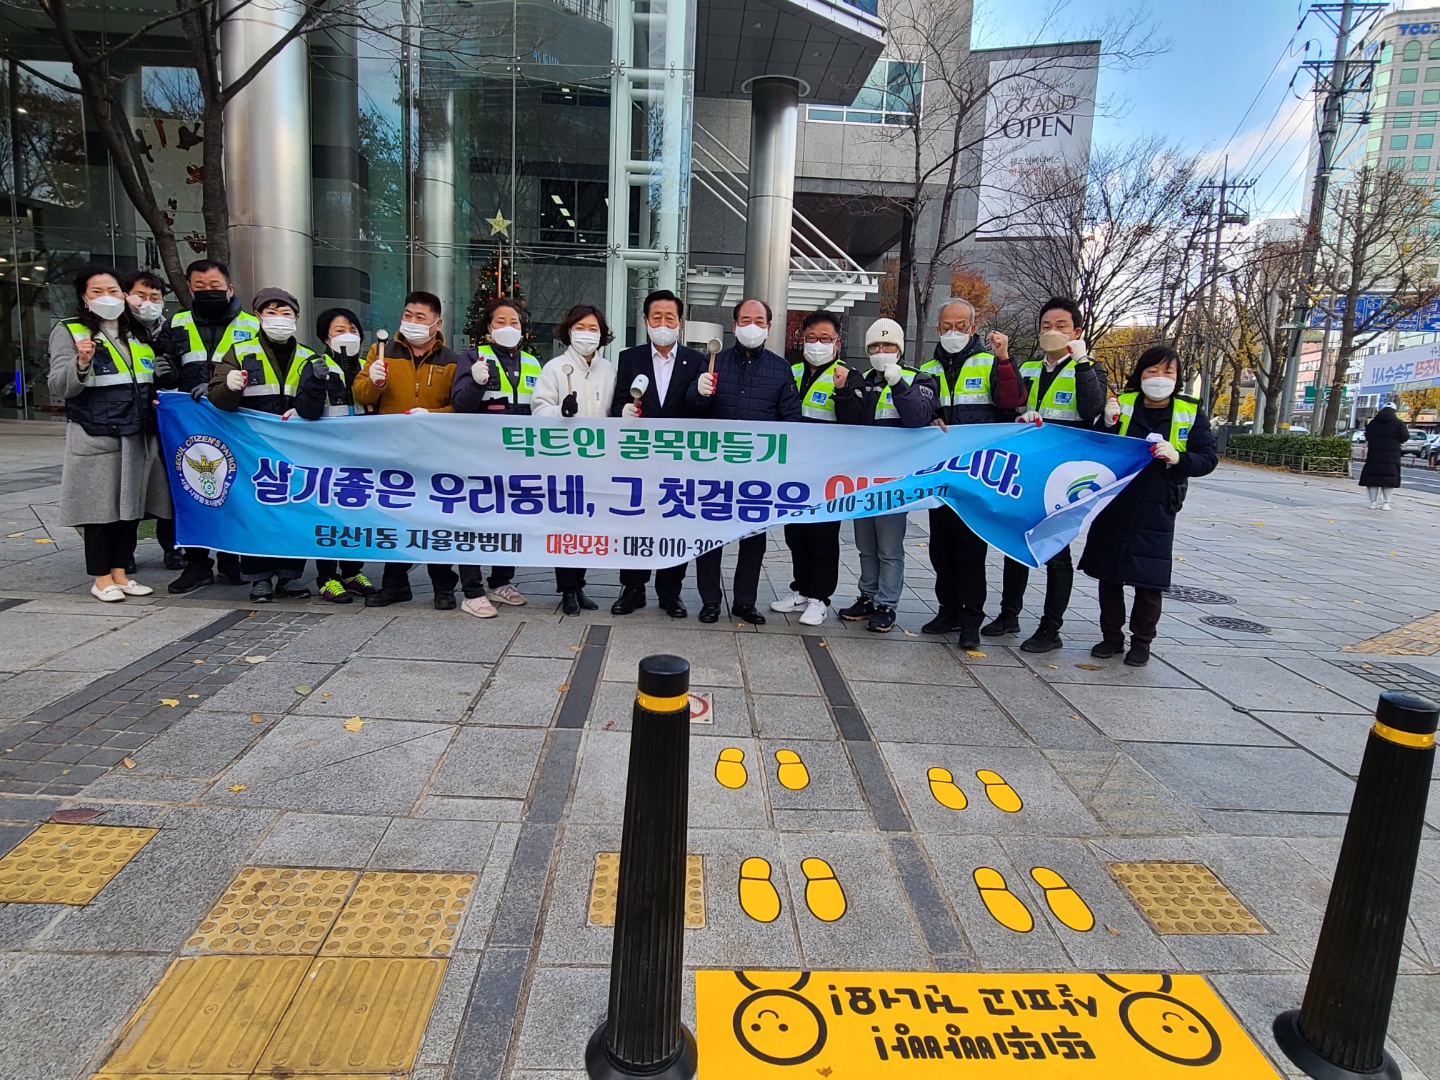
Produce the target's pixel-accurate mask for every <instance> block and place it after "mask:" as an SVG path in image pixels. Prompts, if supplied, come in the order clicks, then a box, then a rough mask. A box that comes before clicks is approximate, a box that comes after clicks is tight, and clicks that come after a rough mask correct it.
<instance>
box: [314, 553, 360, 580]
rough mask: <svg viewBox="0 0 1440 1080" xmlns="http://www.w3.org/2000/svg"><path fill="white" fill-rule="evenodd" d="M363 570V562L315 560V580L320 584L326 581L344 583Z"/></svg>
mask: <svg viewBox="0 0 1440 1080" xmlns="http://www.w3.org/2000/svg"><path fill="white" fill-rule="evenodd" d="M364 568H365V564H364V563H363V562H336V561H335V560H334V559H316V560H315V580H316V581H318V582H320V584H322V585H323V584H325V582H327V581H344V580H345V579H346V578H352V577H354V576H355V575H356V574H358V573H360V571H361V570H363V569H364Z"/></svg>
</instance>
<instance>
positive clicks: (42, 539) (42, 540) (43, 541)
mask: <svg viewBox="0 0 1440 1080" xmlns="http://www.w3.org/2000/svg"><path fill="white" fill-rule="evenodd" d="M35 542H36V543H37V544H53V543H54V542H55V541H54V540H51V539H50V538H49V537H48V536H41V537H39V538H37V539H36V541H35Z"/></svg>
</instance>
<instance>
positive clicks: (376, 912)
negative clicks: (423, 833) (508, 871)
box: [320, 871, 475, 956]
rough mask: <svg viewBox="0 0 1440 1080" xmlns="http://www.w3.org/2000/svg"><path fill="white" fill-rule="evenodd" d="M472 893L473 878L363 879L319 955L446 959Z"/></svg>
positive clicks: (378, 875)
mask: <svg viewBox="0 0 1440 1080" xmlns="http://www.w3.org/2000/svg"><path fill="white" fill-rule="evenodd" d="M474 891H475V875H474V874H416V873H404V872H400V871H395V872H372V873H368V874H365V875H363V876H362V877H361V878H360V883H359V884H358V885H356V886H355V892H354V893H353V894H352V895H351V897H350V900H349V902H348V903H347V904H346V905H345V907H344V908H343V909H342V910H341V912H340V918H339V919H337V920H336V921H335V926H334V927H333V928H332V929H331V931H330V936H329V937H327V938H326V939H325V944H324V945H322V946H321V948H320V952H321V954H322V955H324V956H449V955H450V954H451V953H452V952H454V951H455V940H456V938H457V937H458V936H459V934H460V920H461V918H462V917H463V916H464V913H465V905H466V903H467V902H468V900H469V897H470V894H471V893H472V892H474Z"/></svg>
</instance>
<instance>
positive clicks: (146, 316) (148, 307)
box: [130, 299, 165, 323]
mask: <svg viewBox="0 0 1440 1080" xmlns="http://www.w3.org/2000/svg"><path fill="white" fill-rule="evenodd" d="M130 309H131V310H132V311H134V312H135V315H136V317H137V318H138V319H139V320H140V321H141V322H146V323H154V322H159V321H160V316H162V315H164V314H165V302H164V301H163V300H133V299H132V300H130Z"/></svg>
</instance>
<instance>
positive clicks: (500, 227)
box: [485, 210, 510, 236]
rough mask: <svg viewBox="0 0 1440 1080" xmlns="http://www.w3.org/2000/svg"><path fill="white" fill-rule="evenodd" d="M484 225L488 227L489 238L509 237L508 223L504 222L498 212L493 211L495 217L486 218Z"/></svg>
mask: <svg viewBox="0 0 1440 1080" xmlns="http://www.w3.org/2000/svg"><path fill="white" fill-rule="evenodd" d="M485 224H487V225H489V226H490V235H491V236H509V235H510V222H508V221H506V220H505V218H504V216H503V215H502V214H501V213H500V211H499V210H496V211H495V216H494V217H492V218H486V219H485Z"/></svg>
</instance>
